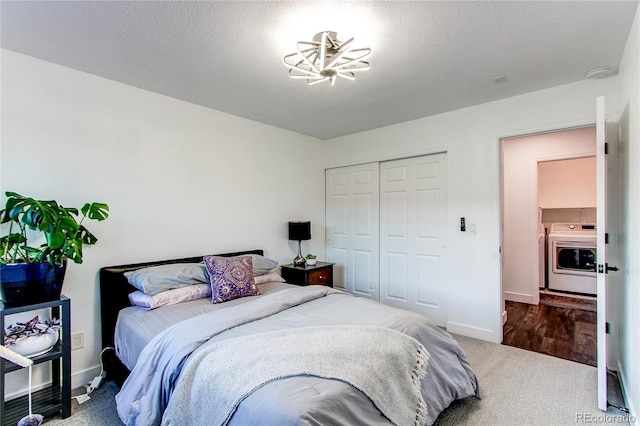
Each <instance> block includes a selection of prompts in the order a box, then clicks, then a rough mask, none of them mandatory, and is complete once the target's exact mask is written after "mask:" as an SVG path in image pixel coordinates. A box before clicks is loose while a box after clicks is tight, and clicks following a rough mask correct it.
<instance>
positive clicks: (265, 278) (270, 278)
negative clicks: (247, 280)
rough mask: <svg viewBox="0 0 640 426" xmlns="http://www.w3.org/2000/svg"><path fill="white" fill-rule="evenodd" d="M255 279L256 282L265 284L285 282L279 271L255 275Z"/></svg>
mask: <svg viewBox="0 0 640 426" xmlns="http://www.w3.org/2000/svg"><path fill="white" fill-rule="evenodd" d="M253 280H254V281H255V282H256V284H264V283H283V282H284V278H282V277H281V276H280V274H278V273H277V272H267V273H266V274H264V275H258V276H257V277H253Z"/></svg>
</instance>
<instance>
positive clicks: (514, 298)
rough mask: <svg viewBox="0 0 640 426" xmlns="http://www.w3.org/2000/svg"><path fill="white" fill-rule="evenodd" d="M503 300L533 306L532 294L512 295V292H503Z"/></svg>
mask: <svg viewBox="0 0 640 426" xmlns="http://www.w3.org/2000/svg"><path fill="white" fill-rule="evenodd" d="M504 300H508V301H510V302H519V303H528V304H530V305H532V304H534V302H533V295H532V294H524V293H514V292H512V291H505V292H504Z"/></svg>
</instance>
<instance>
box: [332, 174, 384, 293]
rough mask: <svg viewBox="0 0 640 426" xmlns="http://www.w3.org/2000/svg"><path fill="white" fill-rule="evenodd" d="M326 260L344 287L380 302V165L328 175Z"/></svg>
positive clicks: (335, 284)
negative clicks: (333, 263)
mask: <svg viewBox="0 0 640 426" xmlns="http://www.w3.org/2000/svg"><path fill="white" fill-rule="evenodd" d="M325 182H326V209H327V211H326V218H327V225H326V236H327V241H326V257H327V260H328V261H330V262H335V263H336V266H335V267H334V270H337V271H338V272H339V275H340V274H341V277H342V278H341V282H339V283H336V282H335V281H334V286H337V287H342V288H344V289H345V290H347V291H348V292H350V293H352V294H354V295H356V296H363V297H369V298H372V299H374V300H379V277H380V275H379V259H380V257H379V250H380V245H379V241H380V236H379V230H378V228H379V223H380V183H379V169H378V163H370V164H362V165H358V166H349V167H340V168H337V169H329V170H327V171H326V178H325Z"/></svg>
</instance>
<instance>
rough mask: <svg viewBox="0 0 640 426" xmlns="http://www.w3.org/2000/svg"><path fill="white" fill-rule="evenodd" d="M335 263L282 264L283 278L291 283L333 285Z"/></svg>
mask: <svg viewBox="0 0 640 426" xmlns="http://www.w3.org/2000/svg"><path fill="white" fill-rule="evenodd" d="M333 265H335V263H329V262H316V264H315V265H313V266H293V263H290V264H288V265H282V266H281V267H280V268H281V269H282V278H284V280H285V281H286V282H288V283H289V284H297V285H314V284H315V285H326V286H329V287H333Z"/></svg>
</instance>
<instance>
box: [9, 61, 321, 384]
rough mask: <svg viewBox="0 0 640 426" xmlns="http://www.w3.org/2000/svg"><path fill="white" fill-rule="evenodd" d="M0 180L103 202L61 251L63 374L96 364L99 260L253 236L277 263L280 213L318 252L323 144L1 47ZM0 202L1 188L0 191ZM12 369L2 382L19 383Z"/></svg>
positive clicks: (285, 246) (90, 372) (205, 248)
mask: <svg viewBox="0 0 640 426" xmlns="http://www.w3.org/2000/svg"><path fill="white" fill-rule="evenodd" d="M1 53H2V57H1V58H2V103H1V107H2V109H1V113H2V116H1V117H2V132H1V136H2V145H1V149H2V151H1V152H2V157H1V160H2V162H1V174H0V176H1V190H2V193H3V194H4V192H5V191H7V190H11V191H16V192H19V193H22V194H25V195H29V196H34V197H43V198H52V199H56V200H58V201H59V202H61V203H62V204H64V205H70V206H81V205H82V203H84V202H86V201H101V202H105V203H108V204H109V206H110V210H111V217H109V219H108V220H106V221H105V222H101V223H90V224H88V228H89V229H90V230H92V232H94V233H95V235H96V236H97V237H98V238H99V241H98V244H97V245H95V246H93V247H88V248H86V249H85V262H84V263H83V264H82V265H75V264H71V265H70V266H69V268H68V271H67V276H66V279H65V283H64V287H63V292H64V293H65V294H66V295H67V296H69V297H70V298H71V300H72V324H71V328H72V332H78V331H84V332H85V348H84V349H80V350H77V351H74V352H73V354H72V355H73V356H72V370H73V374H74V382H73V385H74V387H75V386H79V385H81V384H84V383H85V382H86V381H88V380H89V379H90V378H92V377H93V376H94V375H96V374H97V373H98V371H99V370H98V366H99V363H98V354H99V351H100V349H101V347H100V346H101V345H100V327H99V325H100V322H99V321H100V320H99V306H100V300H99V291H98V280H97V274H98V269H99V268H100V267H102V266H107V265H114V264H122V263H133V262H138V261H146V260H153V259H167V258H175V257H182V256H192V255H199V254H205V253H216V252H217V253H219V252H223V251H234V250H242V249H251V248H264V249H265V253H266V255H267V256H269V257H272V258H274V259H277V260H279V261H280V262H281V263H288V262H290V261H291V259H293V257H294V256H295V254H296V252H297V243H295V242H289V241H288V240H287V221H288V220H292V219H309V220H311V223H312V235H313V239H312V240H311V241H307V242H305V251H307V250H308V251H312V252H316V253H323V252H324V169H323V167H322V160H321V159H322V150H323V148H322V144H321V142H320V141H318V140H315V139H313V138H309V137H305V136H302V135H299V134H295V133H292V132H289V131H285V130H281V129H278V128H275V127H270V126H266V125H263V124H259V123H256V122H252V121H249V120H246V119H242V118H238V117H235V116H231V115H228V114H224V113H221V112H218V111H214V110H211V109H207V108H203V107H200V106H196V105H193V104H189V103H186V102H182V101H179V100H176V99H172V98H169V97H165V96H161V95H158V94H155V93H151V92H148V91H144V90H140V89H137V88H133V87H131V86H127V85H124V84H120V83H116V82H113V81H110V80H107V79H103V78H99V77H96V76H93V75H89V74H85V73H82V72H78V71H75V70H72V69H69V68H65V67H61V66H58V65H55V64H52V63H48V62H44V61H40V60H37V59H34V58H30V57H28V56H24V55H20V54H16V53H14V52H11V51H7V50H2V51H1ZM2 203H3V204H4V199H3V200H2ZM23 386H24V381H23V380H22V379H21V378H20V377H16V378H15V379H11V380H10V382H9V386H8V393H9V394H10V393H11V392H14V391H16V390H17V389H22V388H23Z"/></svg>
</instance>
